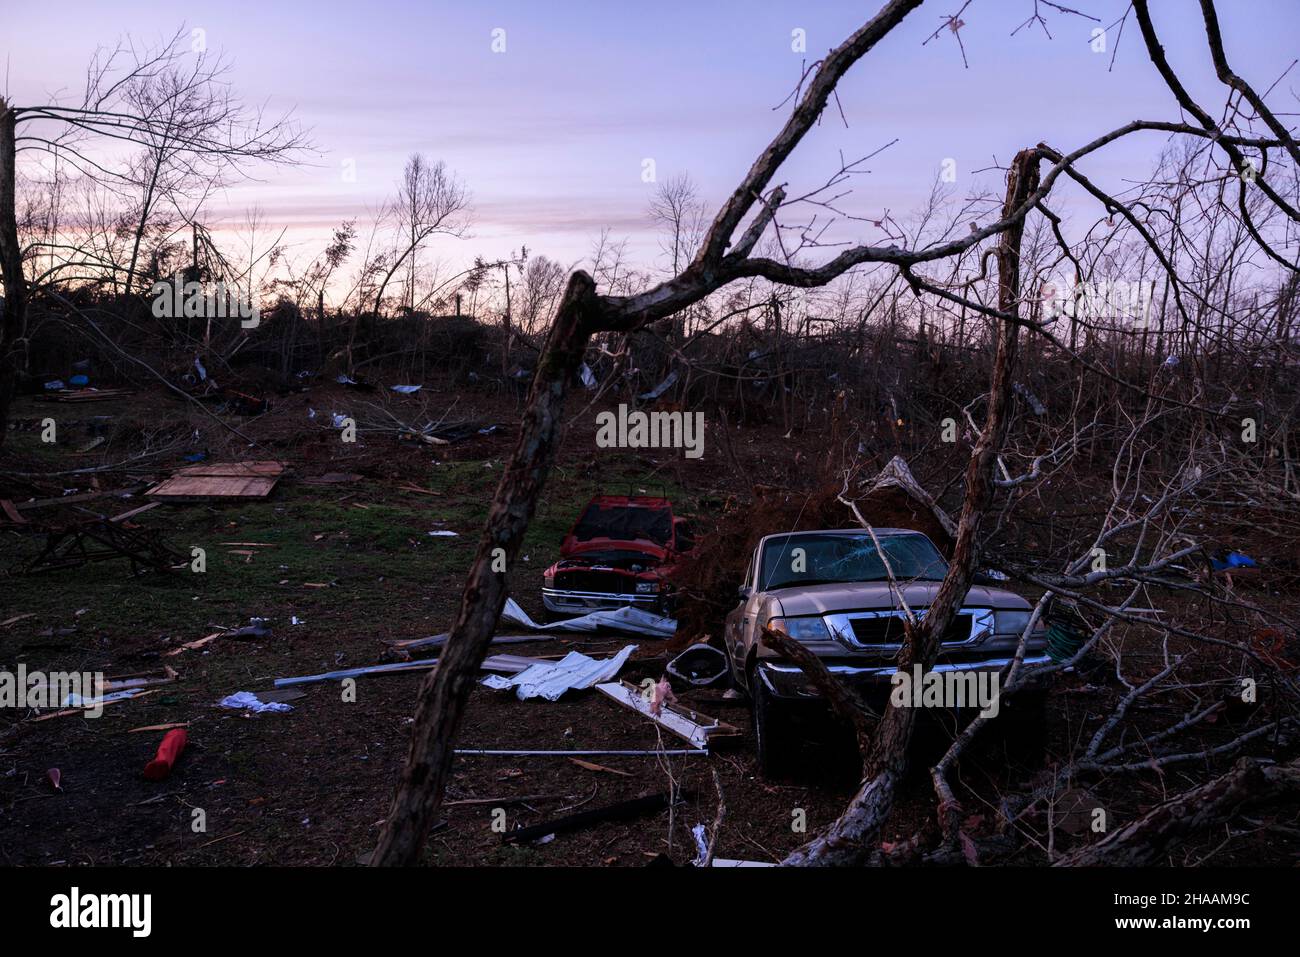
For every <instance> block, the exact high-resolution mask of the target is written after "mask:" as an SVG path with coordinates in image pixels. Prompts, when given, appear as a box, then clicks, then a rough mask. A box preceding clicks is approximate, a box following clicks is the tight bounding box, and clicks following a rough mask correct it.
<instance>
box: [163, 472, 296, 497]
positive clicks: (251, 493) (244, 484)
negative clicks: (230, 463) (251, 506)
mask: <svg viewBox="0 0 1300 957" xmlns="http://www.w3.org/2000/svg"><path fill="white" fill-rule="evenodd" d="M278 481H279V480H278V479H277V478H238V477H232V476H174V477H172V478H169V479H165V480H164V481H162V482H160V483H158V484H157V485H155V486H154V487H153V488H151V489H150V490H149V491H148V492H146V493H145V494H146V495H148V496H149V497H151V498H180V497H190V498H266V496H268V495H270V494H271V490H272V489H274V488H275V486H276V483H277V482H278Z"/></svg>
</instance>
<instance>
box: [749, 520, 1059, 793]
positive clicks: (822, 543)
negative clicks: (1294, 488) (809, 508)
mask: <svg viewBox="0 0 1300 957" xmlns="http://www.w3.org/2000/svg"><path fill="white" fill-rule="evenodd" d="M875 533H876V538H877V539H878V540H879V542H880V547H879V548H877V547H876V543H875V541H874V540H873V539H872V537H871V534H870V533H869V532H867V531H866V530H865V529H862V528H853V529H832V530H824V531H811V532H788V533H783V534H779V535H768V536H766V537H765V538H763V539H762V540H760V541H759V543H758V545H757V547H756V548H755V549H754V554H753V556H752V557H751V559H750V562H749V568H748V569H747V571H746V572H745V579H744V584H742V585H741V587H740V604H739V605H737V606H736V608H735V609H734V610H733V611H732V612H731V613H730V614H728V615H727V618H726V623H725V626H724V640H725V642H726V648H727V655H728V658H729V661H730V667H731V676H732V680H733V682H734V683H735V684H736V685H737V686H738V687H740V688H742V689H743V690H744V691H745V692H746V693H747V694H748V695H749V698H750V701H751V702H752V707H753V713H754V729H755V735H756V737H757V742H758V757H759V764H760V767H761V768H762V770H763V771H764V773H772V772H773V770H774V769H775V768H777V767H778V766H780V765H782V764H783V763H784V758H785V757H786V756H787V754H786V752H787V751H788V750H789V749H790V748H791V747H792V741H791V736H790V735H789V734H788V720H787V719H788V718H789V716H790V712H791V711H792V710H793V708H794V707H795V704H796V702H798V701H801V700H805V701H806V700H810V699H817V698H818V697H819V696H818V693H817V691H816V690H815V689H814V688H813V687H812V685H811V683H810V682H809V681H808V679H807V678H806V677H805V676H804V673H803V672H802V670H800V668H799V667H798V666H797V665H795V664H793V663H792V662H790V661H788V660H783V659H782V658H781V656H780V655H779V654H778V653H777V652H776V651H774V650H773V649H772V648H770V647H768V646H767V645H765V644H763V642H762V641H761V638H762V632H763V628H764V627H767V628H771V629H773V630H776V631H780V632H783V633H784V634H787V635H789V636H790V637H791V638H794V639H795V640H797V641H799V642H801V643H802V644H804V645H805V646H806V647H807V648H808V649H809V650H810V651H812V652H813V653H814V654H816V655H817V656H818V657H819V658H821V659H822V660H823V661H824V662H825V664H826V666H827V668H828V669H829V670H830V672H831V673H832V674H834V675H836V676H837V677H839V678H841V679H843V680H846V681H848V682H850V683H852V684H854V685H855V686H857V687H858V690H859V691H862V692H863V693H864V695H865V696H866V697H867V698H868V700H876V701H883V700H884V699H885V698H887V697H888V692H889V690H890V687H891V685H890V681H891V678H892V677H893V675H894V673H895V672H896V671H897V663H896V656H897V654H898V651H899V649H900V648H901V647H902V640H903V618H904V614H905V612H904V602H905V603H906V606H907V607H908V608H910V609H911V610H912V612H913V613H914V614H916V615H918V616H924V614H925V612H926V610H927V609H928V608H929V605H930V602H931V601H933V600H934V596H935V594H936V593H937V592H938V590H939V584H940V582H941V581H942V580H943V577H944V575H945V574H946V573H947V570H948V565H947V562H945V561H944V559H943V556H942V555H940V554H939V550H938V549H937V548H935V546H934V544H933V543H932V542H931V541H930V539H928V538H927V537H926V536H925V535H923V534H922V533H920V532H917V531H912V530H910V529H900V528H878V529H875ZM882 552H883V554H882ZM891 579H892V581H891ZM1030 612H1031V609H1030V605H1029V603H1028V602H1027V601H1025V599H1023V598H1021V597H1020V596H1019V595H1016V594H1014V593H1012V592H1009V591H1007V590H1005V589H1002V588H996V587H990V586H987V585H973V586H972V587H971V589H970V591H969V593H968V594H967V596H966V601H965V603H964V604H963V606H962V608H961V609H960V611H959V612H958V614H957V615H956V616H955V617H954V620H953V623H952V625H951V626H950V627H949V629H948V631H947V633H946V634H945V635H944V636H943V639H942V643H941V645H940V655H939V660H938V662H937V663H936V665H935V667H934V669H933V670H934V672H936V673H942V672H949V671H959V672H967V671H974V672H979V671H1001V670H1002V669H1004V668H1005V667H1006V666H1007V665H1009V664H1010V663H1011V660H1012V659H1013V658H1014V657H1015V654H1016V649H1017V647H1018V645H1019V643H1020V638H1021V635H1022V634H1023V633H1024V632H1025V630H1026V628H1027V627H1028V626H1029V621H1030ZM1046 645H1047V641H1046V633H1045V631H1044V630H1043V629H1042V628H1040V627H1037V626H1036V627H1035V629H1034V631H1033V632H1032V633H1031V634H1030V636H1029V640H1028V644H1027V646H1026V650H1025V659H1024V660H1025V663H1026V664H1038V663H1042V662H1045V661H1047V660H1048V658H1047V656H1046V654H1045V649H1046Z"/></svg>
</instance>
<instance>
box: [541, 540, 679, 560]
mask: <svg viewBox="0 0 1300 957" xmlns="http://www.w3.org/2000/svg"><path fill="white" fill-rule="evenodd" d="M611 551H623V552H640V553H641V554H642V555H645V556H646V558H648V559H651V560H652V561H654V562H662V561H663V560H664V559H665V558H667V557H668V550H667V549H665V548H664V547H663V546H662V545H657V544H655V543H654V542H651V541H646V540H644V539H632V540H623V539H617V538H589V539H587V540H586V541H581V542H580V541H577V540H576V539H574V538H572V537H569V538H566V539H565V540H564V543H563V544H562V545H561V546H560V557H561V558H582V557H583V556H584V555H586V554H588V553H590V552H611Z"/></svg>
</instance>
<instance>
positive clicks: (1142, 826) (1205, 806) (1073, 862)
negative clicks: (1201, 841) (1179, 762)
mask: <svg viewBox="0 0 1300 957" xmlns="http://www.w3.org/2000/svg"><path fill="white" fill-rule="evenodd" d="M1297 793H1300V759H1297V760H1294V761H1291V762H1290V763H1288V764H1264V763H1263V762H1261V761H1259V760H1257V759H1256V758H1242V759H1241V760H1240V761H1238V762H1237V763H1236V764H1235V765H1234V766H1233V768H1232V770H1231V771H1229V772H1228V773H1227V774H1224V775H1222V776H1220V777H1217V778H1215V779H1214V780H1213V781H1209V782H1207V783H1205V784H1202V785H1201V786H1200V787H1196V788H1192V790H1190V791H1184V792H1183V793H1182V794H1180V795H1178V796H1177V797H1175V798H1171V799H1170V800H1168V801H1165V802H1163V803H1162V804H1158V805H1156V806H1155V807H1153V808H1152V809H1151V810H1150V811H1148V812H1147V813H1146V814H1144V815H1142V817H1140V818H1138V819H1137V820H1136V821H1133V822H1132V823H1131V824H1127V825H1125V826H1124V827H1122V828H1120V829H1119V830H1118V831H1114V832H1112V833H1111V834H1109V835H1108V836H1107V837H1105V838H1104V839H1103V840H1101V841H1098V842H1097V843H1096V844H1093V845H1091V846H1089V847H1084V848H1080V849H1079V850H1077V851H1075V852H1073V853H1071V854H1069V855H1067V856H1065V857H1062V858H1061V859H1060V860H1058V861H1057V862H1056V863H1055V865H1054V866H1055V867H1150V866H1151V865H1153V864H1161V863H1163V862H1164V860H1165V858H1166V857H1167V855H1168V854H1169V852H1170V851H1171V850H1172V849H1173V848H1174V847H1176V846H1177V845H1178V844H1180V843H1182V842H1183V841H1185V840H1187V839H1188V838H1189V837H1192V836H1194V835H1195V834H1198V833H1200V832H1201V831H1204V830H1206V829H1207V828H1210V827H1212V826H1214V825H1216V824H1222V823H1223V822H1224V821H1227V820H1229V819H1230V818H1231V817H1232V816H1233V814H1235V813H1236V812H1237V811H1238V810H1240V809H1241V808H1242V807H1243V806H1245V805H1247V804H1263V803H1266V802H1268V801H1274V800H1277V799H1279V798H1283V797H1287V796H1291V795H1295V794H1297Z"/></svg>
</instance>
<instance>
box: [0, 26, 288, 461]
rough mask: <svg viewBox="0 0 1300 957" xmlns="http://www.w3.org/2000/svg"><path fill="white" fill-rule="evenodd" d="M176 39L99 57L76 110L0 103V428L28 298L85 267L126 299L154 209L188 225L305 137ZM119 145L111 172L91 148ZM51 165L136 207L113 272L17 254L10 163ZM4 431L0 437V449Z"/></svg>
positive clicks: (217, 62)
mask: <svg viewBox="0 0 1300 957" xmlns="http://www.w3.org/2000/svg"><path fill="white" fill-rule="evenodd" d="M183 38H184V39H188V38H189V34H188V33H187V32H185V31H184V30H183V29H182V30H179V31H177V33H176V34H174V35H173V36H172V37H171V39H170V40H169V41H167V42H165V43H163V44H162V45H161V46H157V47H146V48H137V47H134V46H129V45H126V44H120V45H118V46H117V47H116V48H115V49H113V50H100V51H98V52H97V53H96V54H95V56H94V58H93V59H92V61H91V64H90V66H89V68H88V70H87V78H86V85H85V91H84V93H83V95H82V97H81V100H80V102H79V103H78V104H77V105H75V106H66V105H62V104H58V103H48V104H43V105H34V106H22V105H15V104H12V103H7V102H5V101H4V100H2V99H0V268H3V270H4V281H5V291H6V295H5V298H6V309H5V317H4V326H3V331H2V332H0V426H2V425H3V423H4V422H5V420H6V417H7V414H8V407H9V402H10V400H11V398H12V395H13V390H14V386H15V379H16V375H17V370H18V362H19V356H18V355H16V354H15V349H16V348H17V346H18V344H19V343H20V341H21V340H22V339H23V337H24V335H25V329H26V326H25V324H26V320H27V307H28V302H29V298H30V296H31V294H32V293H33V291H34V288H36V287H41V286H48V285H50V284H53V283H55V282H58V281H60V279H61V278H62V274H63V273H65V272H68V273H71V274H72V275H73V277H74V278H75V276H76V275H77V272H76V270H78V269H81V268H84V267H85V266H87V264H89V265H90V266H92V267H93V268H95V269H96V270H98V271H99V272H100V274H101V276H107V277H108V278H109V279H110V280H111V281H112V282H113V284H114V286H116V285H117V283H118V281H119V279H120V280H121V286H120V288H121V289H123V290H125V291H126V292H127V293H133V292H135V288H134V287H135V282H136V278H137V275H138V272H139V261H140V253H141V248H142V244H143V242H144V239H145V235H146V233H147V231H148V229H149V227H150V224H151V223H154V222H156V221H157V217H158V215H159V212H160V211H161V209H162V208H163V207H164V206H170V207H171V209H172V211H173V212H174V213H175V214H176V215H177V217H178V218H180V219H182V220H185V221H192V220H193V218H194V215H195V212H196V211H197V209H198V208H199V207H200V206H201V205H202V203H203V201H204V199H205V198H206V197H207V196H208V195H209V194H210V193H211V191H212V190H213V189H214V188H216V187H217V186H219V185H220V184H221V183H223V182H226V181H227V180H228V179H229V178H230V177H232V176H234V175H242V174H245V173H246V170H247V168H248V166H249V165H250V164H252V163H254V162H269V163H287V162H292V161H293V160H294V159H295V157H296V156H297V155H298V154H299V153H300V152H301V151H302V150H303V149H304V148H305V147H306V145H307V140H306V136H305V134H304V133H303V131H302V130H301V129H300V128H299V127H298V126H297V125H296V124H295V123H294V122H293V121H292V119H291V118H290V117H289V116H287V115H282V116H277V117H267V116H265V115H264V114H263V113H262V112H261V111H259V110H255V109H251V108H249V107H246V106H245V105H244V104H243V103H242V102H241V101H239V100H238V99H237V98H236V97H235V95H234V93H233V92H232V90H231V88H230V86H229V80H228V76H227V73H228V66H227V64H226V63H225V62H224V61H223V59H222V58H221V57H220V56H209V55H208V54H207V53H206V52H204V51H202V50H193V49H191V48H190V45H189V44H186V43H185V42H184V39H183ZM105 142H107V143H113V142H116V143H124V144H127V145H128V147H130V148H133V149H131V150H130V151H129V152H128V155H127V157H126V162H125V164H124V165H122V166H119V167H114V166H110V165H107V162H108V161H106V160H104V159H103V157H102V156H101V155H100V154H99V153H98V152H96V151H95V150H94V149H91V148H90V147H91V145H92V144H96V143H99V144H103V143H105ZM24 153H29V154H30V155H32V156H34V157H35V156H40V155H45V156H51V157H54V158H55V161H56V163H65V164H68V165H69V166H70V167H71V168H72V169H73V170H74V171H75V172H76V173H77V174H78V175H80V176H82V177H85V178H87V179H89V180H91V181H92V182H94V183H96V184H97V185H99V186H100V187H101V188H103V189H107V190H110V191H114V192H116V193H117V194H118V195H119V196H123V197H125V196H127V195H130V194H134V195H135V209H134V213H133V220H134V226H133V228H132V230H131V234H130V235H131V241H130V244H129V253H128V255H127V256H126V260H125V266H124V268H123V269H122V271H121V274H120V276H119V274H118V268H119V267H118V264H117V263H115V262H113V261H112V260H109V259H106V258H104V257H97V256H95V255H94V251H93V250H86V249H82V248H80V247H78V246H72V247H68V246H67V245H66V244H64V243H62V242H61V241H60V237H57V236H56V237H53V238H51V239H47V240H40V239H37V240H35V241H33V242H31V243H29V244H27V245H26V246H24V245H22V243H21V240H20V238H19V233H18V229H17V223H16V219H15V203H16V196H15V193H14V187H13V183H14V176H15V170H16V168H17V165H18V160H19V157H20V156H21V155H22V154H24ZM42 249H52V251H53V252H54V253H55V255H54V265H53V266H51V268H49V269H46V270H45V271H44V272H43V273H41V275H40V276H39V282H38V283H37V284H36V285H35V287H34V286H33V284H32V283H29V282H28V281H27V278H26V277H25V276H24V275H23V270H24V268H25V264H26V263H27V262H29V261H31V259H32V257H33V256H34V255H36V254H38V253H39V252H40V250H42ZM3 436H4V429H3V428H2V427H0V442H3Z"/></svg>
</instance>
